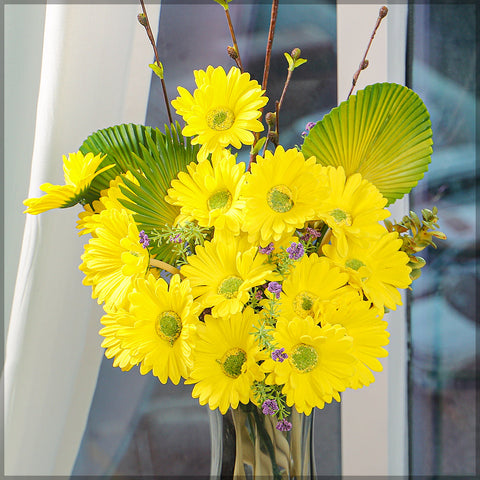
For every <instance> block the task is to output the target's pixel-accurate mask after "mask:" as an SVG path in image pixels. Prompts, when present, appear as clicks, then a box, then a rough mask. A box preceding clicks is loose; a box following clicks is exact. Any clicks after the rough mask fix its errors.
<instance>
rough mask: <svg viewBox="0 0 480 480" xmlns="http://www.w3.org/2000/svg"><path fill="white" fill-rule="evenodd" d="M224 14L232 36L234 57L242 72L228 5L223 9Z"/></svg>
mask: <svg viewBox="0 0 480 480" xmlns="http://www.w3.org/2000/svg"><path fill="white" fill-rule="evenodd" d="M225 15H226V16H227V22H228V28H229V29H230V35H231V37H232V42H233V48H234V49H235V52H236V54H237V57H236V58H235V59H234V60H235V63H236V64H237V66H238V68H239V69H240V71H241V72H242V73H243V66H242V60H241V58H240V50H239V49H238V44H237V38H236V37H235V31H234V29H233V24H232V19H231V17H230V11H229V10H228V7H227V8H226V9H225Z"/></svg>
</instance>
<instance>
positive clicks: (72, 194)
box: [23, 152, 113, 215]
mask: <svg viewBox="0 0 480 480" xmlns="http://www.w3.org/2000/svg"><path fill="white" fill-rule="evenodd" d="M104 158H105V156H103V157H102V156H101V155H100V154H99V155H96V156H93V153H87V155H85V156H83V154H82V153H81V152H77V153H70V154H69V156H68V158H67V157H66V156H65V155H64V156H63V174H64V177H65V185H52V184H51V183H44V184H42V185H40V190H42V191H44V192H45V193H46V195H44V196H43V197H39V198H28V199H27V200H24V202H23V204H24V205H26V206H27V207H28V208H27V209H26V210H25V212H24V213H31V214H33V215H37V214H39V213H42V212H45V211H47V210H51V209H53V208H66V207H72V206H73V205H76V204H77V203H78V202H80V201H82V200H83V198H84V197H85V194H86V192H87V190H88V188H89V187H90V184H91V183H92V180H93V179H94V178H95V177H96V176H97V175H99V174H100V173H102V172H104V171H105V170H108V169H109V168H111V167H113V165H108V166H106V167H104V168H101V169H100V170H98V171H97V168H98V166H99V165H100V163H102V160H103V159H104Z"/></svg>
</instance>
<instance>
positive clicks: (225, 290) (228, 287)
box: [217, 275, 243, 298]
mask: <svg viewBox="0 0 480 480" xmlns="http://www.w3.org/2000/svg"><path fill="white" fill-rule="evenodd" d="M242 283H243V280H242V279H241V278H239V277H236V276H235V275H232V276H231V277H227V278H226V279H225V280H223V282H222V283H221V284H220V286H219V287H218V290H217V292H218V294H219V295H223V296H224V297H225V298H233V296H234V295H235V294H236V293H237V292H238V289H239V287H240V285H241V284H242Z"/></svg>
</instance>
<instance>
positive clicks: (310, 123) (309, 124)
mask: <svg viewBox="0 0 480 480" xmlns="http://www.w3.org/2000/svg"><path fill="white" fill-rule="evenodd" d="M315 125H316V122H308V123H307V124H306V125H305V130H304V131H303V132H302V137H306V136H307V135H308V134H309V132H310V130H311V129H312V128H313V127H314V126H315Z"/></svg>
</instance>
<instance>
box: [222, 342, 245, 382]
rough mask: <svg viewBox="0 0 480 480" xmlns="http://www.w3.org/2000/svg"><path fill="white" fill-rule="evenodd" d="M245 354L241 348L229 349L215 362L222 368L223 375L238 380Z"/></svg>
mask: <svg viewBox="0 0 480 480" xmlns="http://www.w3.org/2000/svg"><path fill="white" fill-rule="evenodd" d="M246 360H247V354H246V353H245V352H244V351H243V350H242V349H241V348H231V349H230V350H228V351H227V352H225V354H224V355H223V357H222V359H221V360H217V362H218V363H219V364H220V365H221V366H222V370H223V373H224V374H225V375H226V376H227V377H230V378H238V377H239V376H240V374H241V373H242V367H243V364H244V363H245V362H246Z"/></svg>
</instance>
